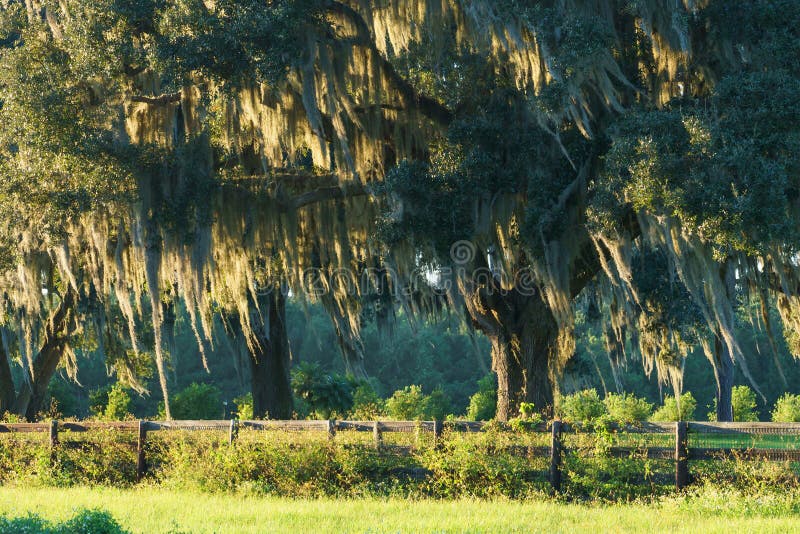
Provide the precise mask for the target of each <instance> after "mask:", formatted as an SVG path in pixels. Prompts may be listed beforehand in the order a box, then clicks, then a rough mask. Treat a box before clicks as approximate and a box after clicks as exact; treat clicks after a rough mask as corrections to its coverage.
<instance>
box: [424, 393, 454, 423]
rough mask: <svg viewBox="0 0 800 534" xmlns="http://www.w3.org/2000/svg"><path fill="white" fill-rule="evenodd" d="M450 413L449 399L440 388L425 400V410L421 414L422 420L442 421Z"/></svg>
mask: <svg viewBox="0 0 800 534" xmlns="http://www.w3.org/2000/svg"><path fill="white" fill-rule="evenodd" d="M451 411H452V406H451V404H450V397H448V396H447V393H445V392H444V390H443V389H442V388H440V387H437V388H436V389H434V390H433V391H432V392H431V394H430V395H428V397H427V399H426V400H425V409H424V411H423V413H422V418H423V419H428V420H432V419H435V420H437V421H443V420H444V419H445V418H446V417H447V414H449V413H450V412H451Z"/></svg>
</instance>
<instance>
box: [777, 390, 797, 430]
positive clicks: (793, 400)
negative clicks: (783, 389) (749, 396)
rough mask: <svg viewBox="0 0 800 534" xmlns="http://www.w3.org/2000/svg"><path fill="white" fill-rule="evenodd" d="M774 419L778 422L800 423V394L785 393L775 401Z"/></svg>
mask: <svg viewBox="0 0 800 534" xmlns="http://www.w3.org/2000/svg"><path fill="white" fill-rule="evenodd" d="M772 420H773V421H775V422H776V423H800V395H793V394H791V393H784V394H783V395H782V396H781V398H779V399H778V400H777V401H776V402H775V408H774V409H773V410H772Z"/></svg>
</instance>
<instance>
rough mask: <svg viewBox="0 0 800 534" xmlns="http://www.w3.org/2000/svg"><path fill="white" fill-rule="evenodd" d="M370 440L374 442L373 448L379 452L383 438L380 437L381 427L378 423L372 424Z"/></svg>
mask: <svg viewBox="0 0 800 534" xmlns="http://www.w3.org/2000/svg"><path fill="white" fill-rule="evenodd" d="M372 439H373V441H374V442H375V448H376V449H377V450H380V449H381V444H382V443H383V436H381V427H380V422H378V421H375V422H373V423H372Z"/></svg>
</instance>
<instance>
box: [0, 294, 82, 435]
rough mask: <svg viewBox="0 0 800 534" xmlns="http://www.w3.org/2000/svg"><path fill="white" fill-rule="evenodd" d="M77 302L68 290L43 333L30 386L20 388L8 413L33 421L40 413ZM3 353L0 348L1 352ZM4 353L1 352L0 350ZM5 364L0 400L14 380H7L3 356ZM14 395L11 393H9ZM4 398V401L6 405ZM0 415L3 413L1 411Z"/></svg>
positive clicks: (61, 353) (6, 395) (1, 370)
mask: <svg viewBox="0 0 800 534" xmlns="http://www.w3.org/2000/svg"><path fill="white" fill-rule="evenodd" d="M76 301H77V295H76V294H75V291H74V290H73V289H72V288H69V289H67V292H66V293H65V294H64V297H63V298H62V299H61V303H60V304H59V305H58V308H56V310H55V311H54V312H53V314H52V315H51V316H50V319H49V320H48V322H47V325H46V327H45V332H44V344H43V345H42V347H41V349H40V350H39V352H38V354H36V357H34V359H33V377H32V380H31V383H27V382H25V383H24V384H23V385H22V386H20V389H19V392H18V393H17V394H16V395H14V400H13V404H12V405H11V411H13V412H14V413H16V414H18V415H21V416H23V417H25V419H27V420H28V421H34V420H35V419H36V417H37V415H38V414H39V413H40V412H41V411H42V408H43V405H44V400H45V398H46V397H47V387H48V386H49V385H50V380H51V379H52V378H53V375H54V374H55V372H56V369H57V368H58V364H59V363H60V362H61V359H62V357H63V356H64V351H65V350H66V349H67V342H68V340H69V336H70V324H71V322H72V309H73V307H74V306H75V303H76ZM0 351H2V349H0ZM2 352H4V351H2ZM2 360H3V361H4V362H5V363H4V364H3V363H0V375H5V373H6V371H5V370H3V369H2V367H6V368H7V371H8V375H9V380H8V381H6V379H5V378H2V377H0V386H2V388H3V397H4V399H5V398H6V397H8V398H10V395H9V393H8V389H9V388H10V390H11V391H12V392H13V391H14V384H13V380H10V373H11V370H10V366H9V364H8V358H7V357H4V358H2ZM12 394H13V393H12ZM7 400H8V399H5V400H4V402H7ZM0 413H2V412H0Z"/></svg>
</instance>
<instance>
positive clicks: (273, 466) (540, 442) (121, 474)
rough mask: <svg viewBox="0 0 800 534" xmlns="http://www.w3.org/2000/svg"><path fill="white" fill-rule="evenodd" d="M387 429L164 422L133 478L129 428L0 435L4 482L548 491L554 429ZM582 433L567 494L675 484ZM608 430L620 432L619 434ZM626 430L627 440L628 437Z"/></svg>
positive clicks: (755, 470)
mask: <svg viewBox="0 0 800 534" xmlns="http://www.w3.org/2000/svg"><path fill="white" fill-rule="evenodd" d="M429 437H430V436H425V435H422V436H419V437H417V436H414V435H413V434H399V433H397V434H395V435H390V434H388V433H387V434H386V435H385V436H384V446H383V448H381V449H380V450H377V449H376V448H375V447H374V445H373V443H372V441H371V439H372V436H371V434H366V433H356V432H352V433H349V434H348V433H346V432H340V433H337V435H336V438H335V439H334V440H329V439H328V437H327V434H326V433H324V432H320V433H313V432H309V433H290V432H277V431H275V432H272V431H271V432H252V431H249V432H248V431H243V432H241V433H240V435H239V437H238V440H237V442H236V443H235V444H234V445H229V444H228V443H227V435H226V434H225V433H223V432H194V433H189V432H169V433H167V432H164V433H153V434H152V435H149V436H148V444H147V447H146V460H147V469H148V472H147V475H146V477H145V479H144V480H143V481H140V482H137V481H136V451H135V442H134V441H133V439H132V436H127V437H126V436H125V435H123V434H120V433H110V432H98V433H91V434H75V435H70V434H69V433H64V434H63V436H62V439H61V444H60V445H58V446H57V447H56V449H55V450H51V449H50V447H49V445H48V443H47V442H46V440H45V439H44V438H43V437H41V436H38V437H37V436H22V435H19V436H18V435H10V436H4V437H2V438H0V484H2V485H5V486H16V487H75V486H106V487H116V488H135V487H137V486H140V485H141V486H146V487H158V488H163V489H168V490H173V491H193V492H205V493H238V494H249V495H254V496H274V497H291V498H323V497H328V498H365V497H377V498H387V497H390V498H414V499H426V498H435V499H461V498H477V499H496V498H504V499H518V500H524V499H530V498H545V497H547V496H549V495H550V494H551V493H552V490H551V488H550V485H549V482H548V468H549V452H548V450H547V445H548V436H547V435H544V434H541V433H535V432H523V431H519V432H504V431H501V430H491V429H490V430H489V431H487V432H481V433H475V434H468V433H466V434H465V433H455V432H453V433H448V432H446V433H445V435H444V438H443V440H442V442H441V443H440V444H439V446H434V444H433V442H432V440H431V439H428V438H429ZM610 439H611V438H609V440H604V439H602V436H601V437H599V438H598V437H597V435H588V434H583V435H577V436H574V437H572V438H570V440H569V441H567V442H566V446H567V447H568V449H569V451H570V452H569V453H567V454H565V456H564V459H563V462H562V481H563V483H562V490H563V493H562V495H561V496H560V497H559V498H560V499H564V500H568V501H570V502H601V503H620V502H631V501H637V500H638V501H642V500H649V501H653V500H658V499H660V498H661V497H664V496H669V495H671V494H672V493H674V462H673V461H672V460H668V459H662V460H658V459H648V458H647V454H646V448H647V447H648V446H650V447H653V446H658V447H663V444H662V443H660V442H654V443H649V444H648V443H643V444H642V445H641V447H642V450H641V453H639V452H637V453H636V454H635V456H634V457H633V458H625V459H620V458H613V457H612V456H611V455H610V454H609V451H610V445H611V444H614V443H615V442H614V441H613V440H610ZM613 439H617V438H616V437H613ZM626 439H627V438H626ZM689 469H690V473H691V475H692V477H693V478H694V481H695V484H696V485H698V486H702V485H703V484H705V483H707V482H712V483H714V484H716V485H717V486H719V487H725V488H729V489H731V490H740V491H757V492H769V491H773V490H779V491H786V490H787V489H793V490H798V489H800V483H798V477H797V474H796V473H797V466H796V465H795V464H791V463H789V462H766V461H760V462H754V461H749V460H744V459H736V458H733V459H728V460H713V461H710V460H709V461H692V462H690V467H689Z"/></svg>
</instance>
